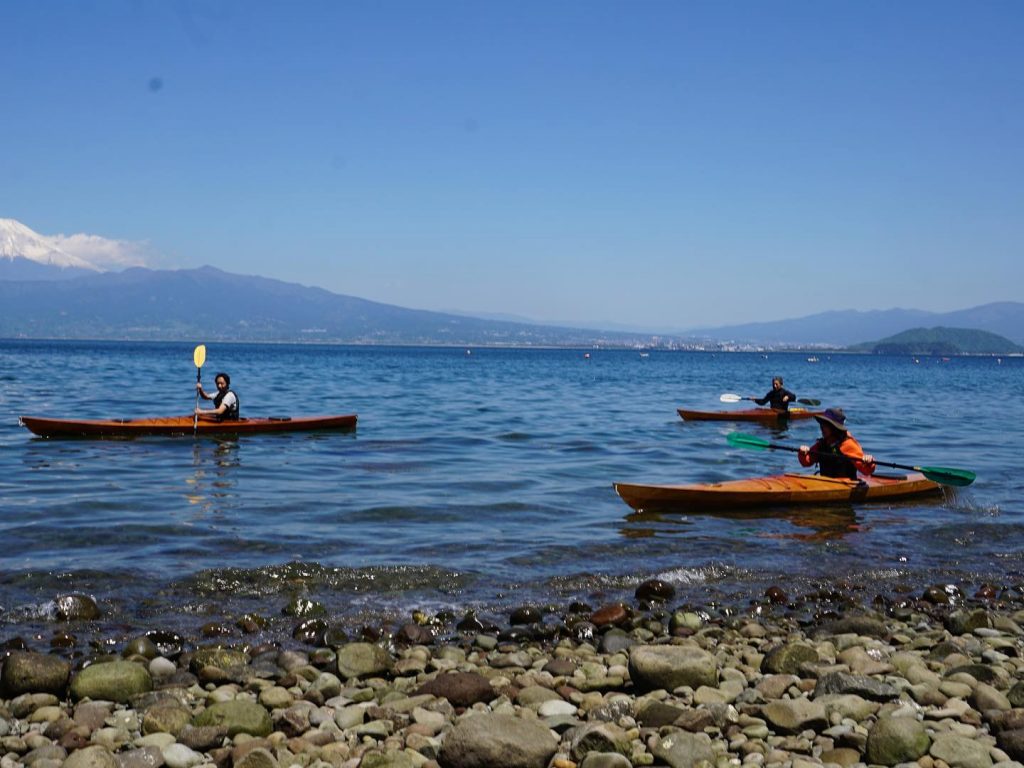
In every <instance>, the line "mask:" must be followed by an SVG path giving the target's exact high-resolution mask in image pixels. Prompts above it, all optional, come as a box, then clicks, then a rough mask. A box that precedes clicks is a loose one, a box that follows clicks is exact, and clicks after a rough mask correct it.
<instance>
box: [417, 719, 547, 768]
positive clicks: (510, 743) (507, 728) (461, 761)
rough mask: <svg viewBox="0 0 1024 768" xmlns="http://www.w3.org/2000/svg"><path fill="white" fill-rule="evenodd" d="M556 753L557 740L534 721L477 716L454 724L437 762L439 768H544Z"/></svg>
mask: <svg viewBox="0 0 1024 768" xmlns="http://www.w3.org/2000/svg"><path fill="white" fill-rule="evenodd" d="M557 750H558V740H557V739H556V738H555V737H554V736H553V735H552V734H551V731H550V730H549V729H548V728H546V727H545V726H543V725H541V724H540V723H538V722H536V721H533V720H523V719H521V718H518V717H515V716H514V715H501V714H481V715H472V716H470V717H466V718H463V719H462V720H460V721H459V722H458V723H456V725H455V727H454V728H452V730H451V731H449V732H448V735H447V736H445V739H444V743H443V744H442V745H441V751H440V753H439V754H438V756H437V761H438V763H440V764H441V765H442V766H443V768H493V767H494V766H498V765H500V766H502V768H545V766H547V764H548V762H549V761H550V760H551V758H552V757H553V756H554V754H555V752H556V751H557Z"/></svg>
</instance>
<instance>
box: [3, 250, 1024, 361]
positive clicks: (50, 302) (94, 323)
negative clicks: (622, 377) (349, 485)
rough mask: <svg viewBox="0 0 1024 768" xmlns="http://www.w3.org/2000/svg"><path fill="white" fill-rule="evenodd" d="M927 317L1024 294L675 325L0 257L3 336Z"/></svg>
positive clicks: (644, 340) (327, 334)
mask: <svg viewBox="0 0 1024 768" xmlns="http://www.w3.org/2000/svg"><path fill="white" fill-rule="evenodd" d="M923 326H944V327H953V328H972V329H977V330H983V331H988V332H990V333H994V334H998V335H1000V336H1005V337H1007V338H1008V339H1010V340H1011V341H1013V342H1015V343H1021V342H1024V304H1022V303H1017V302H1003V303H998V304H986V305H984V306H980V307H973V308H971V309H963V310H958V311H956V312H949V313H944V314H942V313H933V312H924V311H921V310H908V309H891V310H886V311H873V312H859V311H855V310H846V311H836V312H825V313H821V314H817V315H810V316H807V317H802V318H796V319H792V320H778V321H772V322H763V323H752V324H747V325H734V326H726V327H720V328H705V329H701V330H700V331H696V330H695V331H693V332H692V333H691V334H690V335H684V334H676V335H673V334H655V333H653V332H647V333H645V332H643V331H626V330H621V329H618V330H595V329H594V328H593V327H592V326H591V327H587V328H578V327H577V328H573V327H569V326H561V325H557V326H556V325H543V324H538V323H532V322H529V321H526V320H521V321H517V320H515V319H512V318H509V319H499V318H497V317H485V318H481V317H474V316H471V315H466V314H461V313H456V312H430V311H426V310H417V309H408V308H405V307H398V306H394V305H391V304H382V303H379V302H374V301H368V300H366V299H361V298H357V297H354V296H347V295H344V294H337V293H331V292H330V291H326V290H323V289H321V288H311V287H306V286H302V285H297V284H295V283H288V282H283V281H280V280H273V279H269V278H264V277H254V276H246V275H235V274H231V273H227V272H223V271H221V270H218V269H215V268H213V267H202V268H200V269H183V270H151V269H142V268H134V269H128V270H125V271H123V272H95V271H89V270H80V269H75V268H73V267H67V266H63V267H57V266H52V265H46V264H40V263H36V262H32V261H28V260H25V259H21V258H14V259H3V258H0V337H4V338H19V337H21V338H68V339H86V338H88V339H174V340H178V339H186V340H187V339H205V340H238V341H323V342H344V343H365V344H371V343H379V344H456V345H462V344H465V345H520V346H593V345H603V346H624V347H631V346H666V347H679V348H702V347H703V348H708V349H719V348H725V349H731V348H737V347H742V346H743V345H760V346H765V347H776V348H780V347H781V348H784V347H800V346H804V347H811V346H829V347H833V348H844V347H848V346H850V345H853V344H857V343H859V342H863V340H864V339H888V337H890V336H893V335H894V334H898V333H900V332H902V331H906V330H908V329H912V328H921V327H923ZM1001 354H1006V353H1005V352H1004V353H1001Z"/></svg>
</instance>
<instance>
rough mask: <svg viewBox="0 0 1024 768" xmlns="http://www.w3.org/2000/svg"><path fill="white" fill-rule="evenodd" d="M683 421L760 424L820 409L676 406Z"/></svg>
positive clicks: (796, 417)
mask: <svg viewBox="0 0 1024 768" xmlns="http://www.w3.org/2000/svg"><path fill="white" fill-rule="evenodd" d="M676 413H678V414H679V415H680V416H681V417H682V419H683V420H684V421H756V422H761V423H762V424H774V423H778V422H781V421H786V420H790V421H792V420H800V419H810V418H812V417H814V416H816V415H818V414H819V413H821V411H812V410H810V409H808V408H790V409H789V410H788V411H777V410H775V409H774V408H743V409H740V410H733V411H698V410H694V409H692V408H676Z"/></svg>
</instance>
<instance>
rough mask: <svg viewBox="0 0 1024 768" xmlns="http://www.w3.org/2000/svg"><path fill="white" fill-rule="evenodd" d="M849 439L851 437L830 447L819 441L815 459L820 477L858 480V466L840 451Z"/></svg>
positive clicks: (815, 449)
mask: <svg viewBox="0 0 1024 768" xmlns="http://www.w3.org/2000/svg"><path fill="white" fill-rule="evenodd" d="M849 439H850V438H849V437H844V438H843V439H842V440H840V441H839V442H838V443H836V444H835V445H828V444H826V443H825V441H824V440H819V441H818V443H817V445H815V446H814V458H816V459H817V460H818V474H819V475H821V476H822V477H845V478H849V479H850V480H856V479H857V465H856V464H854V462H853V459H851V458H850V457H849V456H847V455H846V454H845V453H843V452H842V451H841V450H840V449H841V448H842V445H843V443H845V442H846V441H847V440H849Z"/></svg>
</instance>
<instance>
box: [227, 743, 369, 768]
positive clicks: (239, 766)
mask: <svg viewBox="0 0 1024 768" xmlns="http://www.w3.org/2000/svg"><path fill="white" fill-rule="evenodd" d="M362 765H364V766H365V765H367V762H366V761H365V760H364V761H363V763H362ZM234 768H277V759H276V758H275V757H274V756H273V755H272V754H270V752H269V751H268V750H266V749H264V748H263V747H257V748H256V749H253V750H250V751H249V752H246V753H245V755H244V756H243V757H242V759H241V760H236V761H235V764H234Z"/></svg>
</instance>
